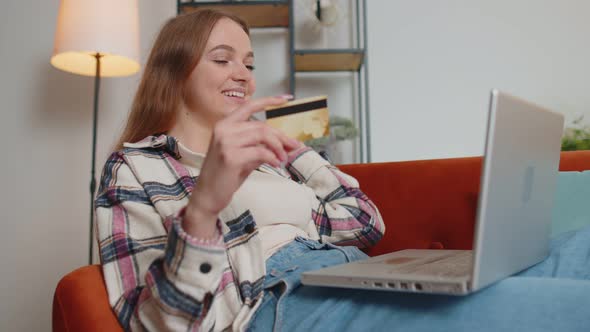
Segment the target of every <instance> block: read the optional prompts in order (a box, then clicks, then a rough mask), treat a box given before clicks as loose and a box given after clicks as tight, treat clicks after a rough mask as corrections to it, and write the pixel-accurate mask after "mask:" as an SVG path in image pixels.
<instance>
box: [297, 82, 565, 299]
mask: <svg viewBox="0 0 590 332" xmlns="http://www.w3.org/2000/svg"><path fill="white" fill-rule="evenodd" d="M563 124H564V118H563V115H561V114H558V113H554V112H552V111H549V110H547V109H545V108H542V107H540V106H537V105H534V104H531V103H529V102H526V101H524V100H521V99H519V98H516V97H513V96H510V95H508V94H506V93H503V92H500V91H498V90H492V92H491V98H490V105H489V115H488V126H487V136H486V143H485V154H484V161H483V166H482V167H483V169H482V176H481V185H480V188H481V191H480V195H479V201H478V207H477V220H476V227H475V236H474V246H473V248H474V249H473V250H427V249H410V250H402V251H397V252H393V253H390V254H385V255H381V256H376V257H372V258H369V259H366V260H362V261H357V262H352V263H347V264H342V265H338V266H333V267H328V268H324V269H320V270H316V271H308V272H305V273H303V275H302V279H301V281H302V283H303V284H304V285H315V286H329V287H345V288H362V289H376V290H385V291H403V292H420V293H440V294H453V295H466V294H469V293H471V292H474V291H477V290H479V289H481V288H483V287H486V286H488V285H490V284H492V283H494V282H496V281H498V280H501V279H503V278H505V277H507V276H510V275H512V274H514V273H517V272H519V271H521V270H524V269H525V268H527V267H530V266H532V265H534V264H536V263H538V262H540V261H542V260H543V259H545V258H546V257H547V255H548V252H549V236H550V232H551V209H552V206H553V199H554V191H555V187H556V182H557V174H558V164H559V156H560V146H561V136H562V131H563ZM391 231H392V232H395V230H391Z"/></svg>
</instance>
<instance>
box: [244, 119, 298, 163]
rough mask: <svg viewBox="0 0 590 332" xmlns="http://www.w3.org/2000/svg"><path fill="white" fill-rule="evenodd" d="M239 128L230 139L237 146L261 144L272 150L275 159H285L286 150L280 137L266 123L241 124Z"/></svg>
mask: <svg viewBox="0 0 590 332" xmlns="http://www.w3.org/2000/svg"><path fill="white" fill-rule="evenodd" d="M240 129H241V130H239V131H236V132H235V134H234V135H232V136H234V138H232V141H233V142H235V143H236V144H237V145H238V147H250V146H258V145H263V146H265V147H266V148H267V149H269V150H270V151H272V152H273V153H274V154H275V156H276V157H277V159H279V160H281V161H285V160H287V152H286V151H285V147H284V146H283V141H282V140H281V137H280V136H279V135H277V133H276V132H274V131H273V130H272V128H271V127H269V126H266V125H264V124H263V125H262V126H260V125H258V126H251V125H250V126H248V125H245V126H241V128H240Z"/></svg>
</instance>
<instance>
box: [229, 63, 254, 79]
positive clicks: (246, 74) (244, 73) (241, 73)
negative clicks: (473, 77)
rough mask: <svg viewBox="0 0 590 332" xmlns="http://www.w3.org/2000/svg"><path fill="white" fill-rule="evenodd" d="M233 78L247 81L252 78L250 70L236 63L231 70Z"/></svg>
mask: <svg viewBox="0 0 590 332" xmlns="http://www.w3.org/2000/svg"><path fill="white" fill-rule="evenodd" d="M233 79H234V80H236V81H246V82H247V81H249V80H251V79H252V72H251V71H250V69H248V67H247V66H246V65H244V64H237V65H236V68H234V71H233Z"/></svg>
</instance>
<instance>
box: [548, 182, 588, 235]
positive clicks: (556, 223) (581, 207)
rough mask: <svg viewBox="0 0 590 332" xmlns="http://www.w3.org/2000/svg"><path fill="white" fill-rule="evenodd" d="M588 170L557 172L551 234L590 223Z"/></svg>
mask: <svg viewBox="0 0 590 332" xmlns="http://www.w3.org/2000/svg"><path fill="white" fill-rule="evenodd" d="M589 198H590V171H583V172H559V176H558V178H557V189H556V191H555V202H554V206H553V213H552V218H553V222H552V224H551V234H552V236H556V235H559V234H561V233H564V232H567V231H570V230H575V229H579V228H581V227H583V226H585V225H590V204H588V200H589Z"/></svg>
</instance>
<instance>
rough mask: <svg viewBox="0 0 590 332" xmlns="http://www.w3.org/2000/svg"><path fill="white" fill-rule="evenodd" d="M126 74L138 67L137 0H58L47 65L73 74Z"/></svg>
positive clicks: (106, 75) (136, 69) (133, 71)
mask: <svg viewBox="0 0 590 332" xmlns="http://www.w3.org/2000/svg"><path fill="white" fill-rule="evenodd" d="M97 53H98V54H100V76H105V77H109V76H127V75H131V74H133V73H136V72H137V71H138V70H139V67H140V66H139V13H138V3H137V0H61V2H60V6H59V14H58V17H57V28H56V31H55V41H54V45H53V56H52V57H51V64H52V65H53V66H54V67H56V68H58V69H61V70H64V71H67V72H71V73H74V74H79V75H85V76H94V75H95V74H96V57H95V56H96V54H97Z"/></svg>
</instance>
